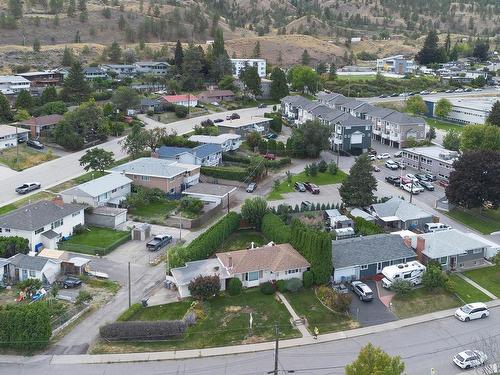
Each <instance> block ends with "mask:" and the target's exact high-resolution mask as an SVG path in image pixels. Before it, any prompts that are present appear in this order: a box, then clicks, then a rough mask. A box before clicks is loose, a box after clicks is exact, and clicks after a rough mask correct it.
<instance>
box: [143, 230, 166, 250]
mask: <svg viewBox="0 0 500 375" xmlns="http://www.w3.org/2000/svg"><path fill="white" fill-rule="evenodd" d="M170 242H172V236H171V235H169V234H157V235H156V236H154V237H153V239H152V240H151V241H149V242H148V243H147V244H146V249H148V250H149V251H158V250H160V249H161V248H162V247H165V246H167V245H168V244H169V243H170Z"/></svg>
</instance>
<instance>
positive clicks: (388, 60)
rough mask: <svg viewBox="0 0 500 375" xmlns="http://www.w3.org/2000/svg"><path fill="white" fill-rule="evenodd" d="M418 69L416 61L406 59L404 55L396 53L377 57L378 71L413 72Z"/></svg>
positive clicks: (401, 73)
mask: <svg viewBox="0 0 500 375" xmlns="http://www.w3.org/2000/svg"><path fill="white" fill-rule="evenodd" d="M416 69H417V65H416V64H415V61H413V60H409V59H406V58H405V57H404V55H395V56H389V57H384V58H382V59H377V72H390V73H394V74H400V75H405V74H411V73H414V72H415V70H416Z"/></svg>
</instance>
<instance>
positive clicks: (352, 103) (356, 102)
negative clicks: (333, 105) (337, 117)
mask: <svg viewBox="0 0 500 375" xmlns="http://www.w3.org/2000/svg"><path fill="white" fill-rule="evenodd" d="M363 104H365V103H364V102H362V101H359V100H356V99H354V100H352V101H349V102H347V103H345V104H344V105H343V107H344V108H347V109H350V110H351V109H356V108H358V107H361V106H362V105H363Z"/></svg>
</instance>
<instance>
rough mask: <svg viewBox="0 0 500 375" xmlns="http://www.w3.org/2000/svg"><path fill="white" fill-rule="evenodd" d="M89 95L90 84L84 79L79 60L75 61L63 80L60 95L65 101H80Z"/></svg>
mask: <svg viewBox="0 0 500 375" xmlns="http://www.w3.org/2000/svg"><path fill="white" fill-rule="evenodd" d="M89 95H90V86H89V84H88V82H87V81H86V80H85V75H84V74H83V70H82V65H81V63H80V62H79V61H75V62H74V63H73V65H72V66H71V69H70V71H69V73H68V76H67V77H66V79H65V80H64V85H63V89H62V92H61V97H62V99H63V100H64V101H67V102H76V103H82V102H83V101H85V100H87V99H88V97H89Z"/></svg>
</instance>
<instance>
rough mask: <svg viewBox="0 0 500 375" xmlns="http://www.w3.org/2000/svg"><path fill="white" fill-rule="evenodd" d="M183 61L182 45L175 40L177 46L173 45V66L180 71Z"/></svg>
mask: <svg viewBox="0 0 500 375" xmlns="http://www.w3.org/2000/svg"><path fill="white" fill-rule="evenodd" d="M183 60H184V52H183V51H182V44H181V42H180V40H177V44H176V45H175V53H174V64H175V66H176V67H177V69H179V70H180V69H182V62H183Z"/></svg>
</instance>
